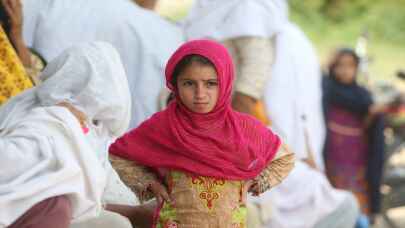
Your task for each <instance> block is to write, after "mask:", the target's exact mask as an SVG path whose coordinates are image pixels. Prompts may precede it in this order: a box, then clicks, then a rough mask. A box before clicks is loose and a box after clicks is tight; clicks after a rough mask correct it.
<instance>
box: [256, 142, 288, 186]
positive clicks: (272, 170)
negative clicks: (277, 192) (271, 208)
mask: <svg viewBox="0 0 405 228" xmlns="http://www.w3.org/2000/svg"><path fill="white" fill-rule="evenodd" d="M294 163H295V156H294V153H292V152H291V151H290V150H289V149H288V147H287V146H286V145H285V144H282V145H281V146H280V149H279V150H278V152H277V154H276V157H275V158H274V159H273V160H272V161H271V162H270V164H269V165H268V166H267V167H266V168H265V169H264V170H263V171H262V172H261V173H260V175H259V176H258V177H256V178H255V179H254V181H255V182H256V183H257V185H258V187H259V188H258V189H259V192H255V193H256V194H261V193H263V192H265V191H267V190H269V189H271V188H273V187H275V186H276V185H278V184H280V183H281V181H282V180H283V179H285V178H286V177H287V176H288V174H289V173H290V172H291V170H292V169H293V168H294Z"/></svg>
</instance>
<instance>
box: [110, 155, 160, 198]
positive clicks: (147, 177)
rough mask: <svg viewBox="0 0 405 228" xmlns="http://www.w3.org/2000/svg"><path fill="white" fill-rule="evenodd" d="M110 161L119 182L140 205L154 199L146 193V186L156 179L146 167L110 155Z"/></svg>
mask: <svg viewBox="0 0 405 228" xmlns="http://www.w3.org/2000/svg"><path fill="white" fill-rule="evenodd" d="M110 161H111V164H112V166H113V168H114V169H115V170H116V171H117V173H118V175H119V176H120V178H121V180H122V181H123V182H124V183H125V185H127V186H128V187H129V188H130V189H131V190H132V191H133V192H134V193H135V194H136V196H137V197H138V199H139V201H140V202H141V203H143V202H145V201H148V200H150V199H152V198H153V197H154V196H153V194H152V193H151V192H150V191H148V185H149V184H150V183H151V182H153V181H156V180H157V177H156V175H155V174H154V173H153V172H151V171H150V170H149V169H148V168H147V167H145V166H142V165H138V164H136V163H135V162H133V161H130V160H126V159H124V158H121V157H118V156H115V155H111V154H110Z"/></svg>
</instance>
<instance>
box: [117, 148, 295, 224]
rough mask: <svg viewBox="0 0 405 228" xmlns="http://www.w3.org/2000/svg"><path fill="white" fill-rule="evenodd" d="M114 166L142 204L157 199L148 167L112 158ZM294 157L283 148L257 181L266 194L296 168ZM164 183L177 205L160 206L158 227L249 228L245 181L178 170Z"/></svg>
mask: <svg viewBox="0 0 405 228" xmlns="http://www.w3.org/2000/svg"><path fill="white" fill-rule="evenodd" d="M110 160H111V163H112V165H113V167H114V169H116V170H117V172H118V174H119V176H120V177H121V179H122V180H123V181H124V183H125V184H126V185H127V186H128V187H129V188H130V189H131V190H133V191H134V192H135V193H136V195H137V196H138V198H139V200H140V201H141V202H144V201H146V200H149V199H151V198H153V195H152V194H151V192H150V191H148V188H147V186H148V183H150V182H151V181H155V180H157V177H156V175H155V174H154V173H153V172H151V171H150V170H148V168H146V167H144V166H141V165H139V164H136V163H134V162H133V161H129V160H125V159H122V158H120V157H117V156H114V155H110ZM294 161H295V158H294V154H293V153H291V152H290V151H289V150H288V149H287V147H286V146H285V145H282V146H281V147H280V149H279V151H278V152H277V154H276V157H275V158H274V159H273V160H272V161H271V162H270V163H269V165H268V166H267V167H266V168H265V169H264V170H263V171H262V172H261V173H260V175H259V176H258V177H256V178H255V179H254V182H255V183H257V184H258V186H259V192H258V193H263V192H265V191H267V190H269V189H270V188H272V187H274V186H276V185H277V184H279V183H280V182H281V181H282V180H283V179H284V178H285V177H286V176H287V175H288V173H289V172H290V171H291V170H292V168H293V167H294ZM164 177H165V180H164V184H165V185H166V186H167V189H168V193H169V194H170V197H171V198H172V199H173V203H172V204H170V203H167V202H163V203H162V204H161V205H158V208H157V209H156V211H155V215H154V226H153V227H156V228H176V227H178V228H189V227H196V228H197V227H198V228H245V227H246V217H247V209H246V206H245V205H244V203H243V202H244V201H245V199H243V198H242V197H243V196H242V192H243V189H244V183H245V181H232V180H225V179H220V178H214V177H205V176H196V175H194V174H191V173H186V172H182V171H176V170H168V171H167V172H165V175H164Z"/></svg>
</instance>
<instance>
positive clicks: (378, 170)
mask: <svg viewBox="0 0 405 228" xmlns="http://www.w3.org/2000/svg"><path fill="white" fill-rule="evenodd" d="M358 65H359V58H358V56H357V55H356V54H355V52H354V51H353V50H350V49H342V50H339V51H338V53H337V55H336V58H335V59H334V61H333V62H332V64H331V66H330V69H329V71H330V72H329V73H330V75H329V77H328V78H326V79H325V84H324V107H325V113H326V121H327V141H326V146H325V156H326V170H327V174H328V176H329V178H330V180H331V182H332V184H333V185H334V186H335V187H337V188H341V189H347V190H349V191H352V192H353V193H354V194H355V195H356V197H357V199H358V201H359V203H360V205H361V209H362V212H363V214H365V215H371V214H375V213H378V212H379V207H380V195H379V187H380V181H381V175H382V164H383V157H384V155H383V152H384V148H383V145H384V138H383V134H382V133H383V124H382V122H381V120H382V116H381V114H382V113H383V112H384V110H385V107H386V106H385V105H376V104H374V102H373V100H372V97H371V94H370V93H369V92H368V91H367V90H366V89H365V88H363V87H361V86H359V85H358V84H357V83H356V75H357V69H358Z"/></svg>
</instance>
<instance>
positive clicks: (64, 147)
mask: <svg viewBox="0 0 405 228" xmlns="http://www.w3.org/2000/svg"><path fill="white" fill-rule="evenodd" d="M41 79H42V80H44V83H43V84H41V85H39V86H38V87H37V88H33V89H30V90H28V91H26V92H24V93H22V94H21V95H19V96H16V97H14V98H12V99H10V100H9V102H8V103H6V104H5V105H4V106H2V107H1V109H0V136H1V138H0V227H4V226H8V225H10V224H11V223H13V222H14V221H15V220H16V219H18V218H19V217H20V216H21V215H22V214H24V213H25V212H26V211H27V210H29V209H30V208H31V207H32V206H33V205H35V204H36V203H39V202H41V201H42V200H44V199H47V198H49V197H53V196H58V195H67V196H68V197H69V199H70V201H71V203H72V207H73V219H74V220H76V221H81V220H85V219H88V218H91V217H94V216H97V214H98V213H99V211H100V210H101V199H102V195H103V193H104V189H105V185H106V178H107V172H106V169H108V168H109V167H110V166H109V162H108V151H107V150H108V147H109V145H110V143H111V142H112V141H113V140H114V139H115V138H116V137H118V136H120V135H122V134H123V133H124V132H125V131H126V130H127V127H128V124H129V120H130V105H131V102H130V94H129V89H128V85H127V81H126V77H125V72H124V70H123V67H122V64H121V61H120V58H119V55H118V53H117V52H116V51H115V50H114V48H113V47H112V46H111V45H108V44H106V43H91V44H85V45H81V46H78V47H74V48H71V49H69V50H67V51H65V52H64V53H63V54H62V55H60V56H59V57H58V58H56V59H55V60H54V61H52V62H50V63H49V65H48V66H47V68H46V69H45V71H44V72H43V74H42V75H41ZM62 101H66V102H68V103H70V104H72V105H73V106H75V107H76V108H77V109H79V110H81V111H82V112H84V113H85V114H86V116H87V118H88V119H87V122H86V123H87V125H88V127H89V129H90V131H89V133H88V134H86V135H85V134H84V133H83V130H82V129H81V126H80V124H79V122H78V121H77V119H76V118H75V117H74V116H73V115H72V114H71V113H70V112H69V111H68V110H67V109H66V108H63V107H59V106H55V104H57V103H59V102H62Z"/></svg>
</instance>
